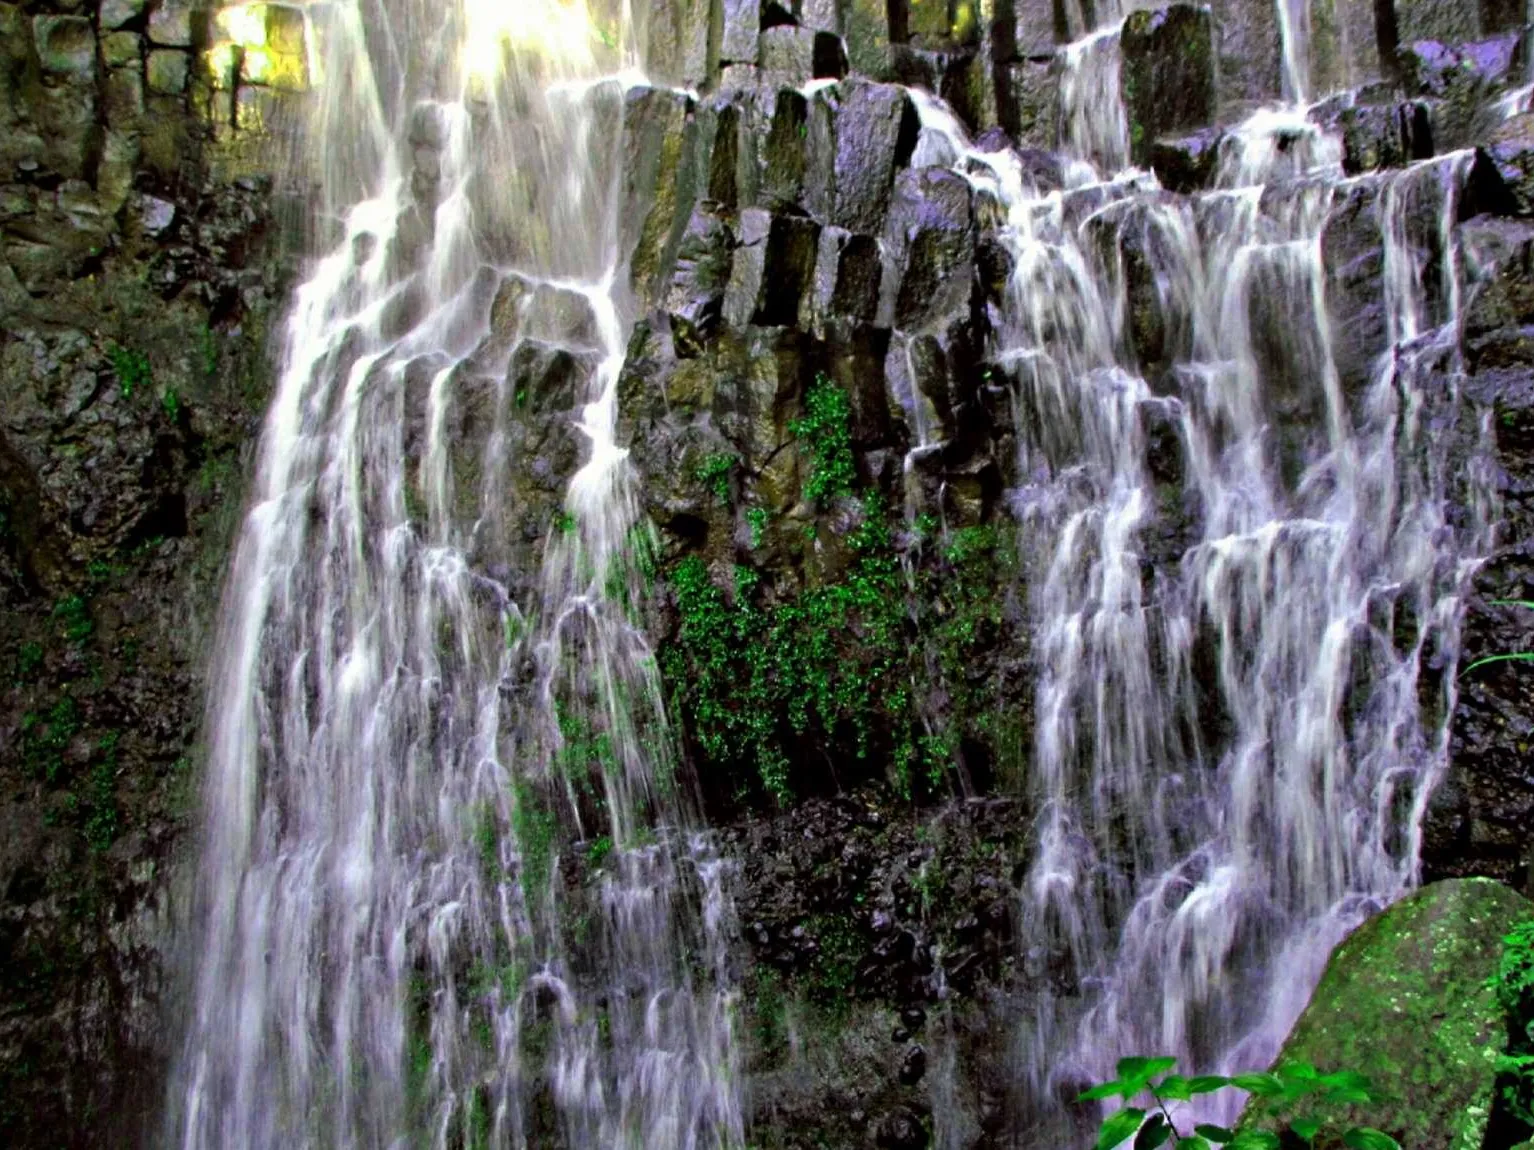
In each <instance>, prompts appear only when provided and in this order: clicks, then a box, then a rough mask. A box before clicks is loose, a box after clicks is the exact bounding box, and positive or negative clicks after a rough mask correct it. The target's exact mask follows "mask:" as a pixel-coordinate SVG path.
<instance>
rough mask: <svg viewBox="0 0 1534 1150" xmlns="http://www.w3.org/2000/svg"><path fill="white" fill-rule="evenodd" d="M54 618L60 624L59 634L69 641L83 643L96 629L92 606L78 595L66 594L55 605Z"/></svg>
mask: <svg viewBox="0 0 1534 1150" xmlns="http://www.w3.org/2000/svg"><path fill="white" fill-rule="evenodd" d="M53 618H54V619H55V620H56V621H57V623H58V625H59V634H60V635H61V636H62V637H63V638H64V640H65V641H66V642H69V643H83V642H85V640H87V639H89V638H90V637H91V632H92V631H94V630H95V629H96V625H95V623H93V622H92V621H91V613H90V608H89V607H87V606H86V605H85V600H84V599H82V598H80V596H78V595H66V596H65V597H64V598H62V599H60V600H59V601H58V602H57V603H55V604H54V605H53Z"/></svg>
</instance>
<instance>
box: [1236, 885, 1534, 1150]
mask: <svg viewBox="0 0 1534 1150" xmlns="http://www.w3.org/2000/svg"><path fill="white" fill-rule="evenodd" d="M1531 910H1534V908H1531V907H1530V905H1529V903H1528V902H1527V900H1525V899H1523V898H1521V897H1519V896H1518V895H1517V894H1515V893H1514V892H1513V891H1511V890H1509V889H1507V888H1506V887H1503V886H1501V885H1500V884H1498V883H1495V882H1492V881H1491V880H1489V879H1457V880H1452V881H1449V882H1441V883H1435V884H1434V885H1432V886H1428V887H1424V888H1423V889H1422V890H1420V891H1418V892H1416V893H1415V894H1413V895H1411V896H1409V897H1407V898H1405V899H1403V900H1401V901H1400V902H1398V903H1396V904H1395V905H1394V906H1392V907H1390V908H1389V909H1388V910H1386V911H1384V912H1383V913H1381V914H1378V915H1376V916H1375V917H1373V918H1372V919H1370V920H1369V921H1368V922H1366V923H1364V924H1363V925H1362V926H1360V927H1359V928H1358V929H1357V930H1356V931H1354V932H1353V934H1352V935H1350V936H1349V937H1348V938H1347V939H1346V940H1345V941H1344V942H1343V943H1342V944H1341V945H1339V946H1338V947H1337V949H1336V950H1335V951H1333V953H1332V957H1331V960H1330V961H1329V962H1328V964H1327V968H1326V972H1325V974H1323V976H1322V978H1321V981H1320V983H1319V984H1318V985H1317V987H1316V990H1315V993H1314V994H1313V995H1312V996H1311V1000H1310V1004H1309V1006H1307V1007H1306V1010H1305V1013H1304V1014H1303V1015H1301V1017H1300V1020H1299V1021H1298V1022H1297V1023H1296V1024H1295V1027H1294V1030H1293V1031H1292V1032H1291V1034H1290V1036H1289V1040H1288V1041H1287V1042H1286V1043H1285V1045H1284V1049H1283V1051H1282V1053H1281V1054H1280V1060H1290V1061H1301V1062H1308V1063H1311V1064H1313V1065H1315V1066H1317V1067H1319V1068H1320V1069H1321V1070H1323V1071H1329V1070H1334V1069H1340V1068H1345V1069H1349V1070H1356V1071H1358V1072H1359V1073H1361V1074H1363V1075H1365V1076H1366V1077H1368V1078H1369V1079H1370V1080H1371V1081H1372V1082H1373V1083H1374V1084H1375V1085H1376V1087H1377V1088H1378V1089H1379V1091H1380V1093H1381V1094H1382V1096H1383V1101H1382V1102H1380V1103H1378V1104H1371V1105H1363V1104H1360V1105H1357V1106H1353V1107H1346V1108H1344V1109H1343V1110H1342V1111H1341V1112H1339V1113H1338V1114H1337V1115H1336V1118H1337V1120H1338V1122H1339V1123H1341V1124H1344V1125H1348V1124H1355V1125H1369V1126H1373V1127H1376V1128H1378V1129H1380V1130H1383V1131H1385V1132H1386V1133H1387V1134H1390V1135H1392V1136H1393V1137H1394V1138H1396V1139H1397V1141H1399V1142H1400V1143H1401V1145H1402V1146H1406V1147H1410V1148H1411V1150H1475V1148H1479V1147H1480V1145H1481V1140H1482V1138H1483V1136H1484V1132H1485V1129H1486V1124H1487V1120H1488V1117H1489V1115H1490V1110H1491V1102H1492V1097H1493V1082H1494V1077H1495V1067H1496V1063H1497V1059H1498V1056H1499V1054H1500V1052H1501V1050H1502V1045H1503V1041H1504V1037H1505V1035H1504V1033H1503V1025H1502V1013H1501V1010H1500V1008H1499V1006H1498V1003H1497V999H1496V995H1495V994H1494V992H1493V990H1492V989H1491V984H1490V976H1491V975H1492V972H1493V971H1494V970H1495V969H1496V965H1497V962H1498V958H1499V949H1500V948H1499V946H1498V941H1499V940H1500V939H1501V938H1502V936H1503V935H1505V934H1506V933H1507V932H1508V930H1509V929H1510V928H1511V927H1512V926H1513V925H1514V924H1515V923H1517V922H1518V921H1520V920H1522V919H1524V918H1527V917H1529V915H1530V911H1531ZM1276 1118H1277V1115H1276V1114H1274V1113H1273V1110H1272V1107H1271V1106H1270V1105H1269V1104H1267V1103H1264V1102H1258V1101H1254V1102H1253V1103H1252V1104H1251V1105H1250V1106H1249V1107H1248V1111H1247V1114H1246V1115H1245V1116H1244V1117H1243V1121H1244V1123H1246V1124H1256V1125H1265V1126H1267V1127H1269V1128H1273V1127H1274V1126H1275V1119H1276Z"/></svg>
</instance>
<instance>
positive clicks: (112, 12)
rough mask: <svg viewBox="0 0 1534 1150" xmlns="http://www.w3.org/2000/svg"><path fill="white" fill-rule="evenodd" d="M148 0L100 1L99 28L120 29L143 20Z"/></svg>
mask: <svg viewBox="0 0 1534 1150" xmlns="http://www.w3.org/2000/svg"><path fill="white" fill-rule="evenodd" d="M146 7H148V0H101V7H100V9H99V21H100V24H101V27H103V28H108V29H116V28H122V27H124V26H126V25H128V24H132V23H134V22H135V21H137V20H141V19H143V16H144V9H145V8H146Z"/></svg>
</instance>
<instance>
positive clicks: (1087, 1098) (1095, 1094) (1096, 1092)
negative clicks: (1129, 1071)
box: [1076, 1078, 1124, 1102]
mask: <svg viewBox="0 0 1534 1150" xmlns="http://www.w3.org/2000/svg"><path fill="white" fill-rule="evenodd" d="M1122 1093H1124V1084H1123V1083H1122V1082H1120V1081H1119V1080H1118V1079H1117V1078H1115V1079H1114V1080H1113V1081H1112V1082H1104V1083H1103V1084H1102V1085H1100V1086H1094V1087H1092V1089H1090V1090H1083V1091H1082V1092H1081V1093H1080V1094H1078V1095H1076V1101H1077V1102H1100V1101H1101V1100H1102V1099H1104V1098H1117V1097H1118V1096H1119V1095H1120V1094H1122Z"/></svg>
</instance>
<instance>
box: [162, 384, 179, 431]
mask: <svg viewBox="0 0 1534 1150" xmlns="http://www.w3.org/2000/svg"><path fill="white" fill-rule="evenodd" d="M160 406H161V407H163V408H164V409H165V418H166V419H168V420H170V421H171V422H172V423H176V422H179V421H180V419H181V396H179V395H178V394H176V389H175V388H174V387H172V388H167V389H166V392H165V394H164V395H162V396H161V397H160Z"/></svg>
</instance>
